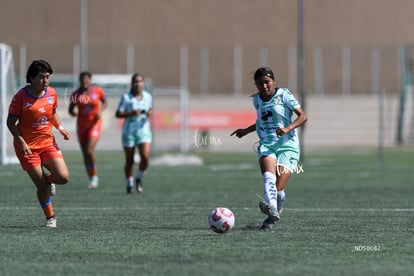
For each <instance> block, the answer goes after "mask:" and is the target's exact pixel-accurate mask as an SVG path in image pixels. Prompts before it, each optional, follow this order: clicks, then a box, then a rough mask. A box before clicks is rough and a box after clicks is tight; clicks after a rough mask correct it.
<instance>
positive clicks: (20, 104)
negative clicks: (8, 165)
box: [7, 60, 69, 227]
mask: <svg viewBox="0 0 414 276" xmlns="http://www.w3.org/2000/svg"><path fill="white" fill-rule="evenodd" d="M52 73H53V70H52V67H51V66H50V65H49V63H47V62H46V61H44V60H35V61H33V62H32V64H31V65H30V66H29V68H28V70H27V74H26V81H27V83H28V85H27V86H25V87H23V88H22V89H20V91H19V92H17V93H16V94H15V95H14V97H13V99H12V101H11V103H10V106H9V115H8V117H7V127H8V128H9V130H10V132H11V134H12V135H13V138H14V139H13V145H14V149H15V152H16V156H17V158H18V159H19V161H20V164H21V166H22V167H23V169H24V170H25V171H26V172H27V173H28V175H29V176H30V178H31V179H32V181H33V183H34V184H35V185H36V188H37V198H38V199H39V202H40V205H41V206H42V209H43V212H44V214H45V216H46V227H56V218H55V214H54V212H53V207H52V203H51V200H50V195H51V194H53V193H54V191H53V190H54V184H53V183H56V184H65V183H67V182H68V181H69V171H68V168H67V166H66V163H65V160H64V159H63V155H62V152H61V151H60V149H59V147H58V145H57V144H56V141H55V137H54V136H53V133H52V128H53V126H54V127H55V128H56V129H57V130H58V131H59V133H60V134H61V135H62V136H63V138H64V139H65V140H68V139H69V132H67V131H66V130H65V129H64V128H63V126H62V125H61V124H60V119H59V117H58V115H57V114H56V108H57V105H58V99H57V95H56V91H55V90H54V89H53V88H52V87H50V86H49V79H50V75H51V74H52ZM42 165H44V166H45V167H46V168H47V169H48V170H49V172H50V173H49V174H46V173H45V172H44V170H43V166H42Z"/></svg>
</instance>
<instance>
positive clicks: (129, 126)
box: [117, 91, 152, 135]
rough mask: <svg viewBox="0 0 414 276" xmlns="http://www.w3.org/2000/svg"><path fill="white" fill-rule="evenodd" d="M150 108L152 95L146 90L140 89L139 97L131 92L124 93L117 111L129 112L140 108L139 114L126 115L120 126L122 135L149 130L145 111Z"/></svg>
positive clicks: (136, 133) (137, 133)
mask: <svg viewBox="0 0 414 276" xmlns="http://www.w3.org/2000/svg"><path fill="white" fill-rule="evenodd" d="M151 108H152V96H151V94H150V93H148V92H146V91H142V97H141V99H138V98H137V97H135V95H133V94H132V92H128V93H126V94H124V95H123V96H122V98H121V101H120V102H119V105H118V109H117V110H118V111H119V112H130V111H134V110H137V109H139V110H141V112H142V113H141V114H140V115H136V116H131V117H127V118H125V120H124V124H123V126H122V134H123V135H139V134H140V133H145V132H149V133H150V132H151V129H150V124H149V121H148V117H147V114H146V113H147V112H148V110H150V109H151Z"/></svg>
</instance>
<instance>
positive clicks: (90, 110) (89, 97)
mask: <svg viewBox="0 0 414 276" xmlns="http://www.w3.org/2000/svg"><path fill="white" fill-rule="evenodd" d="M105 97H106V96H105V92H104V91H103V89H102V88H100V87H99V86H91V87H90V88H89V91H88V93H82V92H81V91H80V90H79V89H78V90H76V91H75V92H73V93H72V95H71V96H70V103H71V104H74V105H75V106H76V107H77V108H78V118H77V126H78V128H91V127H92V126H93V125H94V124H95V123H96V121H97V120H96V115H97V114H98V113H99V111H100V109H101V103H102V101H105Z"/></svg>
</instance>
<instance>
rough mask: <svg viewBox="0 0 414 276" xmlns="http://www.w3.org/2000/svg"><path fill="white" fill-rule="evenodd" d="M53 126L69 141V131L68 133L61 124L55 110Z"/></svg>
mask: <svg viewBox="0 0 414 276" xmlns="http://www.w3.org/2000/svg"><path fill="white" fill-rule="evenodd" d="M52 124H53V126H54V127H55V128H56V129H57V130H58V131H59V133H60V134H61V135H62V136H63V139H65V140H69V137H70V135H69V131H67V130H66V129H65V128H64V127H63V126H62V124H61V122H60V118H59V116H58V115H57V113H56V110H53V116H52Z"/></svg>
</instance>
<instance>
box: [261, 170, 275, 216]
mask: <svg viewBox="0 0 414 276" xmlns="http://www.w3.org/2000/svg"><path fill="white" fill-rule="evenodd" d="M263 183H264V196H265V199H266V202H267V204H269V205H270V206H271V207H272V209H273V208H274V210H276V209H277V190H276V175H274V174H273V173H271V172H265V173H264V174H263Z"/></svg>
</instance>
